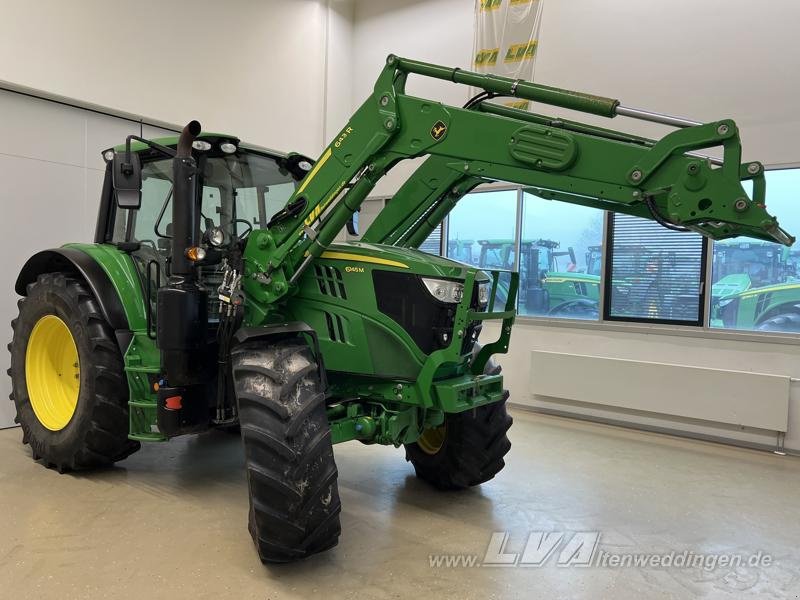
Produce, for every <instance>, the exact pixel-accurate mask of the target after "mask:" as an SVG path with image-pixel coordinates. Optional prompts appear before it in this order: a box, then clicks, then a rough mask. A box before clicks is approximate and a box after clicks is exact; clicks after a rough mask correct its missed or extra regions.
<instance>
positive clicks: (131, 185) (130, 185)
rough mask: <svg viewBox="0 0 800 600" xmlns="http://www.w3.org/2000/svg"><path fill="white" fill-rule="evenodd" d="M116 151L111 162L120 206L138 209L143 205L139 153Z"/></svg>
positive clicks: (112, 179)
mask: <svg viewBox="0 0 800 600" xmlns="http://www.w3.org/2000/svg"><path fill="white" fill-rule="evenodd" d="M129 156H130V160H128V155H127V152H115V153H114V160H113V161H112V163H111V181H112V184H113V186H114V195H115V196H116V198H117V206H118V207H119V208H130V209H138V208H139V207H140V206H141V205H142V163H141V161H140V160H139V155H138V154H136V153H135V152H131V153H130V155H129Z"/></svg>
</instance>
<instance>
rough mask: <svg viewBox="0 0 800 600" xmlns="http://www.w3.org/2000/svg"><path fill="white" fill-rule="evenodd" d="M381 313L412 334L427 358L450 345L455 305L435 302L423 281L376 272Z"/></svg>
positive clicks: (373, 277)
mask: <svg viewBox="0 0 800 600" xmlns="http://www.w3.org/2000/svg"><path fill="white" fill-rule="evenodd" d="M372 282H373V285H374V286H375V299H376V301H377V304H378V310H379V311H381V312H382V313H383V314H385V315H386V316H388V317H390V318H391V319H393V320H394V321H395V322H396V323H397V324H399V325H400V326H401V327H402V328H403V329H405V330H406V332H408V335H409V336H411V339H412V340H414V343H415V344H416V345H417V346H419V349H420V350H422V351H423V352H424V353H425V354H430V353H431V352H434V351H435V350H439V349H440V348H444V347H446V346H448V345H449V344H450V341H451V340H452V335H453V320H454V318H455V314H456V306H457V305H455V304H448V303H446V302H440V301H439V300H437V299H436V298H434V297H433V296H432V295H431V294H430V292H428V290H427V289H425V286H424V284H423V283H422V281H420V279H419V277H417V276H416V275H413V274H410V273H398V272H396V271H379V270H376V271H373V272H372Z"/></svg>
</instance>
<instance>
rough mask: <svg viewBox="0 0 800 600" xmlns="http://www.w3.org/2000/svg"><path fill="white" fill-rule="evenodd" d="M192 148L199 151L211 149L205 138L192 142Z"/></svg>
mask: <svg viewBox="0 0 800 600" xmlns="http://www.w3.org/2000/svg"><path fill="white" fill-rule="evenodd" d="M192 148H194V149H195V150H198V151H200V152H207V151H208V150H211V144H209V143H208V142H207V141H205V140H195V141H193V142H192Z"/></svg>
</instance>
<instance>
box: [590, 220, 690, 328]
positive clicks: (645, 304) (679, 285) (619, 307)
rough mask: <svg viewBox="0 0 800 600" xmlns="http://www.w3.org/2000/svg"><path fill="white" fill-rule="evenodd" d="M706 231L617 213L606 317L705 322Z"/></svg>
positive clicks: (684, 322)
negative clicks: (686, 229) (679, 228)
mask: <svg viewBox="0 0 800 600" xmlns="http://www.w3.org/2000/svg"><path fill="white" fill-rule="evenodd" d="M704 246H705V244H704V242H703V236H701V235H699V234H696V233H681V232H676V231H670V230H669V229H665V228H664V227H662V226H661V225H659V224H658V223H656V222H655V221H650V220H649V219H640V218H639V217H632V216H630V215H623V214H612V215H611V237H610V240H609V252H610V255H611V256H610V261H611V265H610V269H611V271H610V275H609V284H610V288H609V296H608V298H609V301H608V303H607V305H606V315H605V318H606V319H612V320H617V321H653V322H656V323H677V324H682V325H702V318H701V315H702V312H701V307H702V285H701V282H702V278H703V270H704V269H703V262H704V260H705V252H704Z"/></svg>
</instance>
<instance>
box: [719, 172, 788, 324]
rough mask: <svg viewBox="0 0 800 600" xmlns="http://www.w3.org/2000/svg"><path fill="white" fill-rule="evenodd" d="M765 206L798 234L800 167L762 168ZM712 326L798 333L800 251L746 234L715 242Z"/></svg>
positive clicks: (784, 225) (783, 224)
mask: <svg viewBox="0 0 800 600" xmlns="http://www.w3.org/2000/svg"><path fill="white" fill-rule="evenodd" d="M766 178H767V205H768V206H769V210H770V212H771V213H772V214H774V215H776V216H777V217H778V220H779V221H780V224H781V226H782V227H783V228H784V229H786V230H787V231H789V232H790V233H792V234H793V235H798V233H800V211H798V210H797V202H798V193H799V192H800V169H782V170H774V171H767V172H766ZM710 324H711V326H712V327H724V328H728V329H744V330H751V331H753V330H755V331H773V332H775V331H777V332H784V333H800V250H798V249H795V248H787V247H785V246H781V245H780V244H773V243H770V242H762V241H759V240H753V239H750V238H744V237H741V238H733V239H730V240H724V241H721V242H714V256H713V264H712V286H711V316H710Z"/></svg>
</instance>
